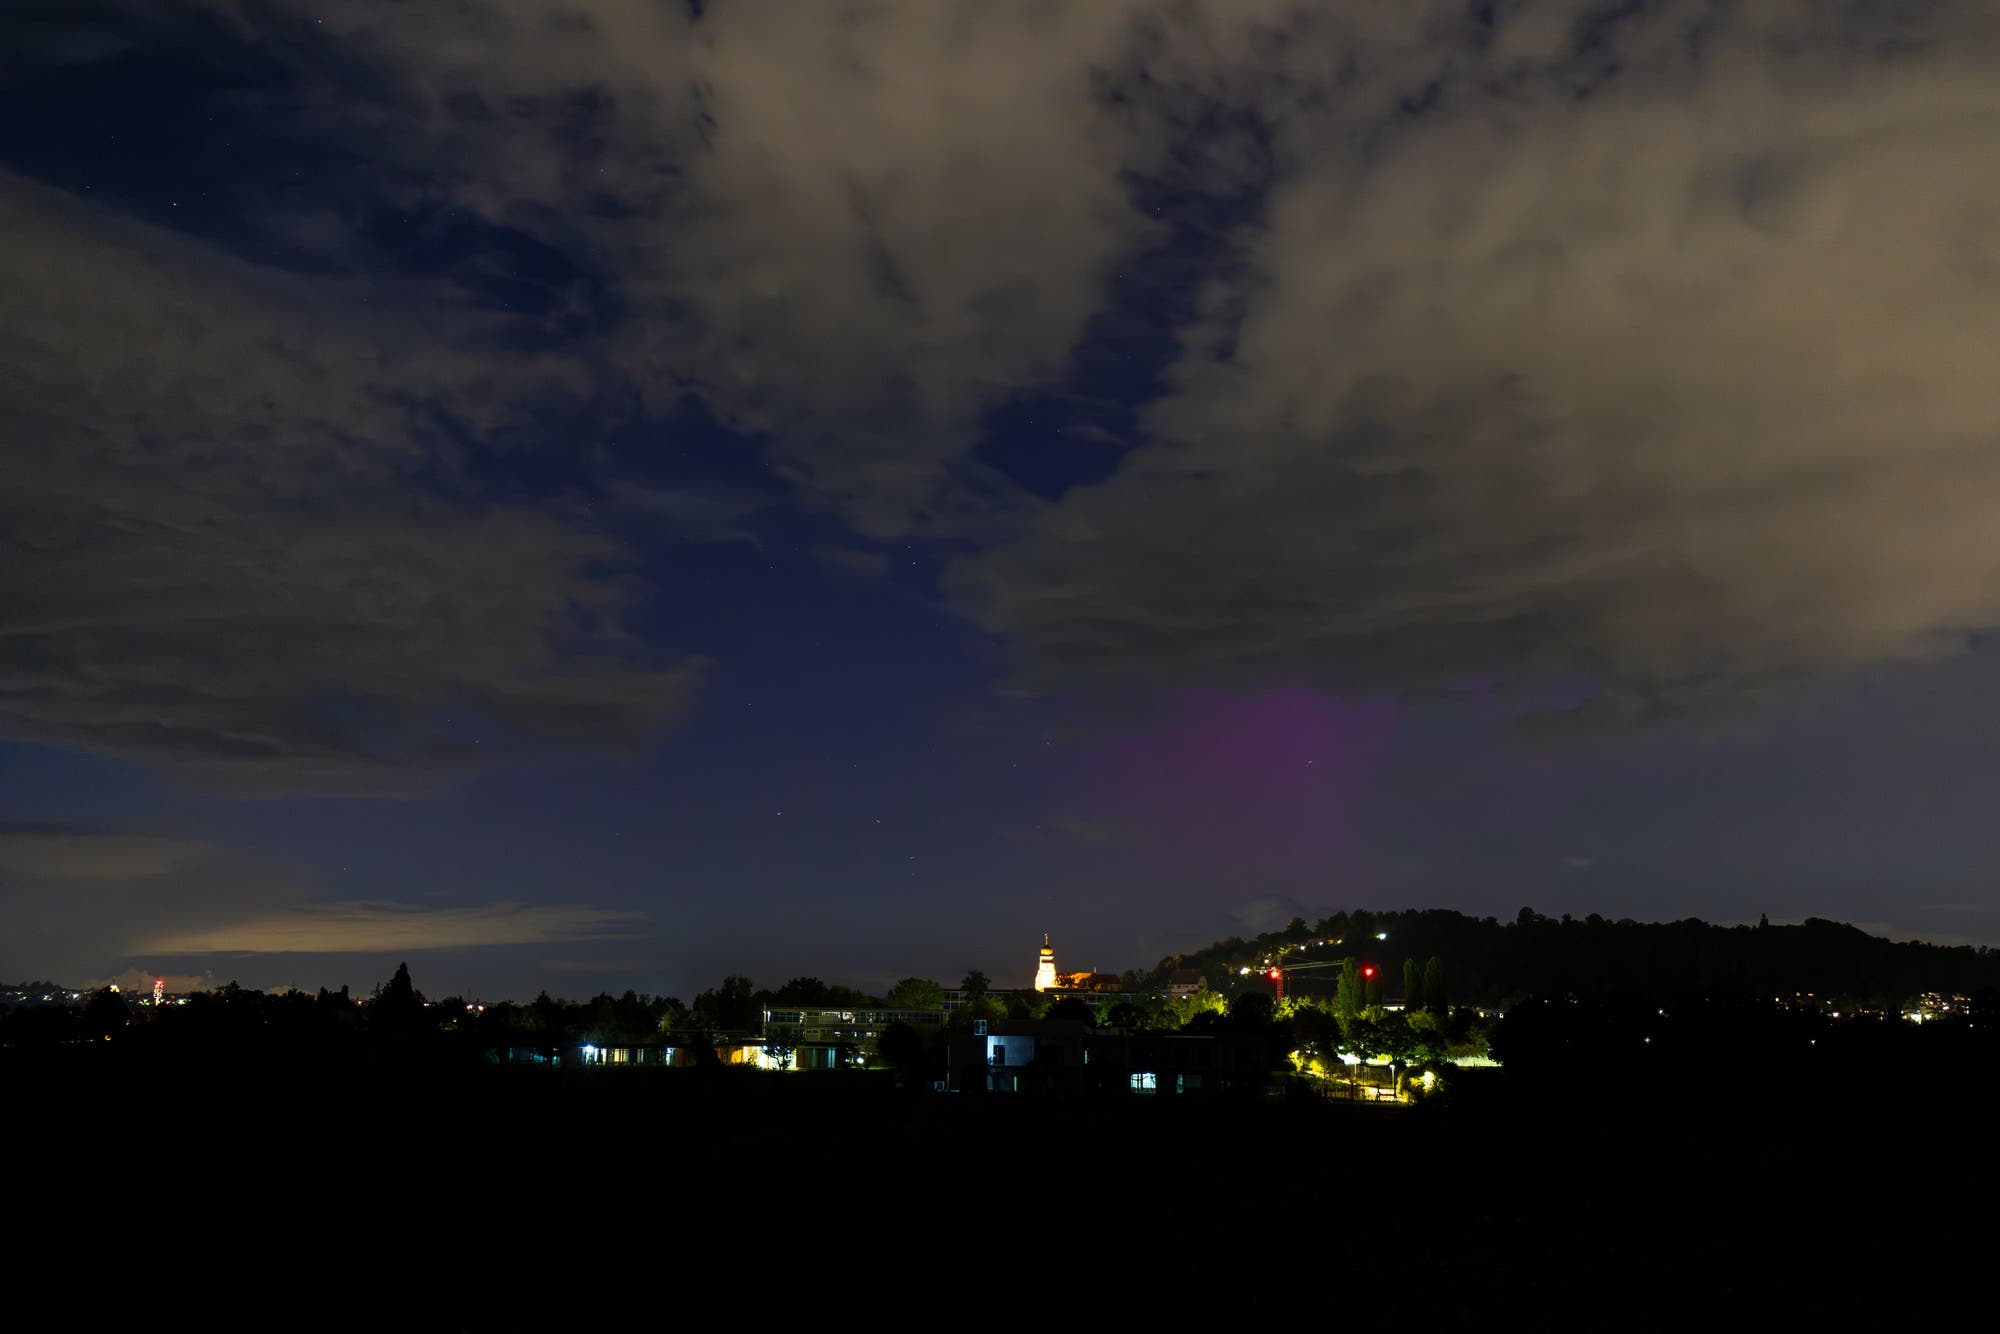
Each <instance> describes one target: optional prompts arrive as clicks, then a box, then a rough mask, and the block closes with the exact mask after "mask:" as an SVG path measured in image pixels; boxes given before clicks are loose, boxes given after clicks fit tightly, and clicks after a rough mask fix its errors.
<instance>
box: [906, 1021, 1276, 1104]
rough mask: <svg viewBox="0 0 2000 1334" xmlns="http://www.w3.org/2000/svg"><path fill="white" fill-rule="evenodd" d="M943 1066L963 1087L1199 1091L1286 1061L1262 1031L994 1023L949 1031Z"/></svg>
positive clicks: (1233, 1085) (1248, 1081)
mask: <svg viewBox="0 0 2000 1334" xmlns="http://www.w3.org/2000/svg"><path fill="white" fill-rule="evenodd" d="M982 1029H983V1030H984V1031H981V1030H982ZM946 1066H947V1075H946V1078H947V1082H948V1084H949V1086H950V1087H951V1088H953V1089H955V1090H958V1091H960V1092H984V1093H1027V1092H1037V1091H1039V1092H1087V1091H1097V1092H1107V1093H1108V1092H1130V1093H1196V1092H1221V1091H1225V1090H1232V1089H1234V1090H1242V1089H1256V1088H1261V1087H1263V1086H1264V1085H1265V1084H1266V1083H1268V1082H1269V1080H1270V1079H1271V1077H1272V1075H1273V1073H1274V1072H1277V1071H1281V1070H1283V1069H1285V1068H1286V1067H1287V1062H1286V1060H1285V1058H1284V1054H1283V1053H1282V1052H1279V1051H1277V1050H1275V1049H1274V1048H1273V1047H1272V1045H1271V1042H1270V1040H1269V1039H1268V1038H1265V1037H1263V1036H1260V1035H1244V1034H1227V1033H1153V1032H1132V1031H1127V1030H1125V1029H1117V1028H1108V1029H1097V1028H1094V1027H1092V1026H1091V1025H1089V1024H1085V1023H1078V1022H1073V1021H1062V1020H1040V1021H1037V1020H1023V1021H1011V1020H1009V1021H1001V1020H995V1021H992V1022H990V1023H986V1024H983V1025H975V1026H974V1029H973V1031H972V1032H970V1033H963V1034H957V1035H954V1036H953V1037H952V1038H951V1040H950V1043H949V1044H948V1047H947V1060H946Z"/></svg>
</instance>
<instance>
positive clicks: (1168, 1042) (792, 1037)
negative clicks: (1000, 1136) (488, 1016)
mask: <svg viewBox="0 0 2000 1334" xmlns="http://www.w3.org/2000/svg"><path fill="white" fill-rule="evenodd" d="M1172 983H1173V987H1172V990H1173V991H1175V992H1177V993H1178V992H1191V991H1193V990H1195V989H1197V988H1198V987H1200V986H1201V985H1203V979H1201V978H1199V977H1195V976H1192V975H1190V976H1189V977H1188V978H1185V979H1183V978H1180V977H1178V976H1177V977H1175V978H1174V979H1172ZM1119 985H1120V979H1119V978H1118V977H1117V975H1115V974H1103V973H1098V972H1095V971H1094V970H1086V971H1084V972H1081V973H1060V972H1058V971H1057V970H1056V967H1055V951H1054V949H1053V947H1051V945H1050V944H1049V941H1048V937H1046V936H1044V937H1043V938H1042V947H1041V952H1040V954H1039V955H1038V956H1037V959H1036V965H1035V976H1034V985H1033V987H1032V991H1033V992H1034V993H1039V995H1040V997H1041V998H1042V999H1045V1000H1046V999H1051V998H1054V999H1060V998H1062V997H1064V996H1076V997H1079V998H1082V999H1085V1000H1087V1001H1088V1002H1090V1003H1091V1004H1092V1005H1093V1006H1095V1005H1101V1004H1103V1003H1104V1002H1106V1001H1116V1000H1120V999H1123V1000H1132V1001H1155V1000H1159V999H1161V997H1158V996H1152V995H1146V996H1140V995H1128V994H1125V993H1123V992H1120V991H1119V990H1118V988H1119ZM1024 990H1028V989H1024ZM986 994H987V995H989V996H991V997H992V998H993V999H996V1000H1000V1001H1003V1002H1004V1001H1006V1000H1008V999H1010V998H1011V997H1012V996H1014V995H1015V994H1017V993H1014V992H1005V991H1003V992H989V993H986ZM975 995H976V993H972V992H967V991H963V990H949V991H946V992H945V994H944V1001H943V1005H942V1006H941V1007H939V1008H936V1009H901V1008H895V1007H889V1006H876V1007H849V1008H833V1007H822V1008H814V1007H805V1006H772V1007H769V1008H767V1009H765V1011H764V1012H763V1023H762V1027H761V1029H760V1031H759V1032H757V1033H755V1034H747V1033H746V1034H730V1035H723V1036H722V1037H721V1038H720V1039H716V1040H712V1039H711V1038H709V1037H708V1036H707V1035H702V1036H699V1037H688V1036H683V1037H680V1038H676V1036H675V1035H672V1034H662V1035H660V1036H659V1037H658V1038H657V1039H655V1040H652V1041H648V1042H620V1043H605V1044H602V1045H600V1044H597V1043H592V1042H583V1043H572V1044H569V1045H568V1046H567V1047H547V1046H541V1047H534V1048H510V1049H508V1050H507V1051H506V1052H505V1053H504V1054H503V1057H504V1059H507V1060H510V1061H534V1062H553V1063H556V1064H561V1063H563V1062H564V1061H565V1060H567V1061H569V1062H572V1063H577V1064H582V1065H586V1066H648V1065H651V1066H663V1065H664V1066H676V1065H679V1066H686V1065H694V1064H698V1063H702V1062H706V1061H709V1060H714V1061H716V1062H719V1063H721V1064H724V1065H738V1066H751V1067H755V1068H759V1069H765V1070H837V1069H853V1068H863V1067H868V1066H877V1065H888V1064H892V1063H893V1062H892V1061H891V1060H890V1059H889V1057H888V1056H887V1055H885V1054H884V1053H883V1052H882V1051H881V1050H880V1042H881V1039H882V1035H883V1034H884V1033H885V1032H887V1031H888V1030H889V1029H890V1028H891V1027H892V1026H894V1025H898V1024H901V1025H906V1026H907V1027H908V1028H909V1029H911V1030H912V1031H913V1032H914V1033H915V1034H916V1035H917V1036H918V1039H919V1044H920V1050H921V1061H920V1062H919V1064H921V1066H922V1067H923V1069H924V1072H925V1073H926V1074H928V1075H929V1076H930V1079H931V1082H932V1083H933V1084H934V1085H935V1086H936V1087H937V1088H939V1089H941V1090H943V1089H949V1090H952V1091H955V1092H994V1093H1020V1092H1027V1091H1030V1090H1072V1091H1082V1090H1128V1091H1131V1092H1137V1093H1193V1092H1202V1091H1219V1090H1225V1089H1232V1088H1243V1087H1250V1086H1257V1085H1261V1084H1262V1083H1263V1082H1264V1081H1265V1080H1266V1078H1267V1075H1268V1072H1269V1071H1271V1070H1273V1069H1275V1068H1280V1067H1282V1066H1283V1065H1284V1053H1282V1052H1278V1051H1273V1050H1271V1049H1270V1047H1271V1043H1270V1040H1269V1039H1268V1038H1264V1037H1261V1036H1246V1035H1236V1034H1219V1033H1201V1034H1190V1033H1163V1032H1153V1031H1147V1030H1130V1029H1125V1028H1117V1027H1104V1028H1100V1027H1098V1026H1096V1025H1094V1024H1091V1023H1086V1022H1081V1021H1076V1020H1060V1019H1051V1020H1035V1019H1008V1020H1002V1019H974V1020H971V1021H970V1022H966V1023H960V1024H955V1025H954V1024H952V1023H951V1021H950V1015H951V1012H952V1011H954V1010H957V1009H959V1008H961V1007H963V1006H965V1005H967V1004H969V1003H970V1002H971V1001H972V1000H974V999H975ZM905 1073H906V1074H907V1073H908V1072H907V1071H906V1072H905Z"/></svg>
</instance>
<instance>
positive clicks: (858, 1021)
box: [764, 1006, 945, 1070]
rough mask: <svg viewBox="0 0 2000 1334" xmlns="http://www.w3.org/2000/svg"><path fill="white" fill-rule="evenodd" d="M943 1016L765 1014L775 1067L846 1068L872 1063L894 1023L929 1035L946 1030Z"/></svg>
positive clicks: (882, 1011)
mask: <svg viewBox="0 0 2000 1334" xmlns="http://www.w3.org/2000/svg"><path fill="white" fill-rule="evenodd" d="M944 1015H945V1012H944V1011H943V1010H899V1009H890V1008H886V1007H877V1008H871V1009H830V1008H821V1009H814V1008H808V1007H796V1006H773V1007H771V1008H770V1009H767V1010H765V1011H764V1046H765V1049H766V1051H767V1052H769V1053H770V1056H771V1058H772V1059H771V1062H770V1065H771V1068H773V1069H780V1070H838V1069H844V1068H846V1067H848V1066H852V1065H857V1064H868V1063H870V1061H871V1060H872V1058H873V1057H874V1055H875V1050H876V1046H875V1044H876V1042H877V1041H878V1040H879V1039H880V1038H881V1036H882V1030H883V1029H885V1028H887V1027H889V1025H891V1024H908V1025H909V1026H910V1027H911V1028H914V1029H916V1030H917V1031H918V1032H919V1033H923V1032H929V1031H932V1030H935V1029H939V1028H942V1027H944Z"/></svg>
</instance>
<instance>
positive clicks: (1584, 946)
mask: <svg viewBox="0 0 2000 1334" xmlns="http://www.w3.org/2000/svg"><path fill="white" fill-rule="evenodd" d="M1378 936H1380V937H1381V938H1379V939H1378ZM1349 955H1352V956H1356V957H1358V958H1361V959H1363V960H1365V961H1367V962H1370V963H1373V964H1375V965H1376V966H1377V967H1378V968H1379V969H1380V970H1381V972H1382V976H1383V977H1385V978H1386V979H1389V981H1388V983H1387V986H1388V988H1389V992H1390V994H1391V995H1392V996H1393V995H1394V994H1395V993H1396V992H1397V990H1398V989H1399V988H1400V981H1401V977H1402V971H1401V970H1402V964H1403V961H1404V960H1405V959H1414V960H1416V961H1417V963H1418V966H1420V967H1421V966H1422V964H1423V963H1425V962H1426V961H1428V960H1429V959H1430V958H1432V957H1433V956H1435V957H1437V958H1440V959H1442V960H1443V961H1444V965H1445V968H1446V970H1447V973H1448V975H1449V977H1450V987H1451V996H1452V999H1453V1000H1454V1001H1456V1002H1459V1003H1473V1002H1482V1003H1500V1002H1504V1001H1506V1000H1508V999H1510V998H1513V997H1518V996H1531V995H1554V994H1564V993H1572V994H1590V993H1596V992H1605V991H1613V990H1619V991H1630V990H1640V991H1646V992H1651V993H1655V994H1658V995H1662V996H1666V995H1684V994H1687V993H1689V992H1696V991H1703V990H1716V991H1729V992H1749V993H1755V994H1759V995H1783V994H1790V993H1792V992H1811V993H1815V994H1816V995H1817V996H1819V997H1838V998H1842V999H1847V1000H1850V1001H1852V1002H1853V1003H1856V1004H1862V1005H1872V1006H1892V1005H1896V1004H1900V1003H1901V1002H1903V1001H1905V1000H1907V999H1908V998H1910V997H1912V996H1915V995H1917V994H1920V993H1923V992H1929V991H1936V992H1958V993H1963V994H1971V993H1972V992H1975V991H1979V990H1981V989H1983V988H2000V951H1996V950H1994V949H1992V948H1990V947H1984V946H1982V947H1977V948H1975V947H1972V946H1966V945H1959V946H1944V945H1931V944H1925V943H1922V942H1919V941H1892V940H1887V939H1884V938H1882V937H1880V936H1871V935H1869V934H1868V933H1866V932H1864V931H1862V930H1860V929H1859V928H1856V927H1853V926H1849V925H1846V924H1844V923H1840V922H1830V921H1825V920H1823V919H1819V918H1811V919H1808V920H1807V921H1804V922H1800V923H1796V924H1791V925H1775V924H1766V923H1762V922H1760V923H1759V924H1758V925H1756V926H1749V925H1739V926H1717V925H1713V924H1710V923H1707V922H1703V921H1699V920H1697V919H1695V918H1688V919H1686V920H1684V921H1679V922H1635V921H1632V920H1630V919H1629V918H1628V919H1623V920H1619V921H1610V920H1607V919H1605V918H1602V917H1599V916H1598V915H1596V914H1595V913H1593V914H1591V915H1590V916H1588V917H1583V918H1571V917H1568V916H1564V917H1562V918H1552V917H1545V916H1543V915H1541V914H1540V913H1537V912H1535V911H1534V910H1533V909H1531V908H1523V909H1521V911H1520V913H1519V914H1518V915H1517V916H1516V917H1515V918H1514V920H1513V921H1510V922H1502V921H1500V920H1498V919H1496V918H1492V917H1484V918H1481V917H1471V916H1468V915H1466V914H1464V913H1460V912H1453V911H1451V910H1449V909H1441V908H1428V909H1411V910H1406V911H1401V912H1366V911H1355V912H1341V913H1335V914H1333V915H1332V916H1330V917H1326V918H1322V919H1321V920H1320V921H1318V922H1314V923H1307V922H1305V921H1303V920H1302V919H1298V918H1294V919H1293V920H1292V921H1291V923H1290V924H1288V925H1287V927H1286V928H1285V929H1284V930H1282V931H1274V932H1267V933H1265V934H1264V935H1261V936H1257V937H1256V938H1254V939H1249V940H1243V939H1234V938H1232V939H1229V940H1220V941H1216V942H1215V943H1214V944H1212V945H1209V946H1208V947H1207V948H1205V949H1200V950H1194V951H1191V952H1189V953H1186V954H1177V955H1173V956H1171V957H1169V958H1165V959H1162V960H1160V961H1159V962H1158V963H1157V964H1155V965H1154V966H1153V967H1152V968H1150V969H1146V970H1138V971H1135V972H1133V973H1130V974H1128V975H1127V985H1128V986H1130V987H1132V988H1134V989H1145V990H1156V989H1159V988H1163V987H1164V986H1165V985H1166V983H1167V978H1168V976H1169V975H1170V974H1171V973H1172V972H1173V971H1174V970H1176V969H1184V968H1185V969H1193V970H1195V971H1197V972H1200V973H1201V974H1203V975H1204V976H1205V977H1206V978H1207V979H1208V982H1209V985H1210V986H1212V987H1216V988H1218V989H1225V988H1227V987H1229V986H1232V985H1237V984H1238V980H1239V979H1240V978H1241V977H1242V973H1241V970H1243V969H1245V968H1248V969H1251V970H1252V971H1253V972H1256V971H1261V970H1263V969H1264V968H1265V967H1266V966H1267V961H1270V962H1271V963H1275V964H1278V965H1281V966H1283V967H1284V968H1286V970H1287V977H1286V990H1287V992H1288V993H1294V994H1310V993H1318V992H1321V991H1325V992H1331V991H1332V990H1333V988H1334V986H1335V984H1336V982H1337V980H1338V977H1339V970H1338V968H1337V966H1334V965H1337V963H1338V961H1339V960H1340V959H1341V958H1342V957H1344V956H1349ZM1319 962H1324V963H1325V964H1327V965H1329V966H1326V967H1315V966H1312V965H1314V964H1316V963H1319Z"/></svg>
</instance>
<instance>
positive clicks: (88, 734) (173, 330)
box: [0, 178, 694, 791]
mask: <svg viewBox="0 0 2000 1334" xmlns="http://www.w3.org/2000/svg"><path fill="white" fill-rule="evenodd" d="M0 230H4V231H5V232H6V234H7V235H8V237H9V245H8V247H7V250H6V252H5V255H4V258H0V264H4V265H5V267H6V272H7V288H8V290H9V292H10V293H11V294H12V302H11V310H10V314H11V318H10V320H9V322H8V326H7V328H6V329H5V330H4V331H0V436H4V439H5V440H6V449H7V481H8V484H7V485H6V486H5V488H4V489H0V530H3V531H4V532H5V533H6V539H5V547H6V552H7V555H6V559H5V560H4V561H0V607H4V608H5V621H4V626H0V727H5V729H6V730H7V731H8V732H10V733H11V734H13V735H15V736H17V737H26V738H31V739H37V740H46V741H56V742H69V743H75V744H81V745H85V746H88V747H91V748H93V749H96V750H100V751H104V752H108V753H111V754H117V755H124V756H128V757H132V758H136V759H141V760H147V761H155V762H160V763H164V764H168V765H171V766H173V767H175V768H176V769H178V770H179V771H181V772H184V773H190V774H193V775H195V776H197V777H199V778H201V779H202V780H204V781H207V782H210V783H215V784H219V785H227V786H234V787H242V788H250V789H255V790H261V791H270V790H281V791H282V790H307V791H312V790H329V789H331V790H354V791H380V790H385V789H386V790H394V789H397V788H402V787H408V786H411V785H415V784H422V783H424V782H426V781H428V780H429V779H430V778H432V777H434V776H436V775H437V774H440V773H444V772H450V771H452V770H455V769H461V768H465V767H469V766H472V765H475V764H483V763H488V762H500V761H504V760H506V759H508V758H510V757H517V756H520V755H522V754H532V753H536V752H538V751H540V750H543V749H546V748H548V747H552V746H564V745H571V744H589V745H606V744H620V745H627V744H631V743H632V742H634V741H635V740H637V739H639V738H641V737H643V736H644V735H645V734H646V733H647V732H648V731H649V730H650V729H651V728H653V727H654V726H656V725H657V724H658V723H660V722H661V721H663V720H665V719H667V718H670V717H672V716H673V715H674V714H675V713H676V712H677V711H678V710H679V709H680V708H681V707H682V706H683V704H684V703H685V701H686V698H687V696H688V693H689V691H690V689H691V688H692V685H693V682H694V671H693V669H691V668H689V667H686V666H681V667H674V668H668V669H659V668H654V667H651V666H649V665H648V664H647V663H646V662H645V660H644V657H643V655H642V654H640V653H639V652H638V651H637V649H636V646H635V645H633V644H632V643H631V642H630V641H629V639H628V638H627V637H626V636H625V635H624V633H623V632H622V630H621V629H620V616H619V614H620V607H621V604H622V603H623V602H624V601H625V600H626V597H627V595H628V589H626V588H625V587H623V586H621V585H620V583H619V582H618V581H617V580H616V578H615V577H612V576H609V575H608V573H607V572H610V571H614V570H615V569H616V567H617V564H618V562H619V560H620V553H619V550H618V549H617V547H616V545H615V544H614V543H612V542H611V541H609V540H608V539H607V538H606V537H605V536H603V535H602V534H601V533H597V532H593V531H590V530H588V529H587V528H582V527H578V526H575V525H568V524H565V523H563V522H561V521H559V520H558V519H557V518H556V517H553V516H551V515H550V514H546V513H540V512H536V511H534V510H531V509H528V508H523V507H508V506H501V505H491V504H484V503H480V502H479V501H478V500H477V499H476V497H471V496H468V494H467V493H466V492H465V490H464V489H463V487H461V486H460V485H459V484H458V483H457V481H456V480H455V479H454V478H453V476H452V471H453V468H454V467H455V466H456V465H455V464H454V461H453V459H452V458H451V456H450V455H449V454H448V453H445V452H440V451H439V450H437V449H434V448H433V447H432V446H431V445H429V444H428V443H427V442H426V429H425V425H424V423H425V421H426V419H427V418H435V417H439V416H443V417H449V418H451V419H455V420H458V421H461V422H465V423H470V424H472V425H473V426H474V427H475V428H476V426H477V425H478V424H479V423H481V422H492V421H496V420H498V419H499V418H501V417H502V416H504V414H505V411H506V398H507V391H506V389H505V388H504V387H503V386H504V383H505V381H506V379H507V378H508V377H509V376H519V377H520V378H521V379H522V380H525V381H533V380H534V379H535V378H536V377H537V375H538V374H539V371H540V368H539V367H538V365H537V364H535V363H525V364H509V363H506V362H502V361H497V360H495V359H492V358H490V357H485V358H479V357H474V356H473V355H472V354H471V353H469V352H466V351H464V350H462V349H461V348H460V346H459V345H458V343H457V341H456V335H457V334H458V333H461V332H462V330H456V329H453V328H452V327H450V326H441V325H440V323H439V322H438V321H436V320H434V319H429V318H427V308H426V306H425V305H424V304H423V303H421V302H415V301H409V300H407V299H399V298H398V296H397V294H396V293H395V292H394V291H393V290H392V289H390V288H387V287H386V286H385V287H371V286H368V285H365V284H343V283H334V282H330V281H327V280H324V279H321V280H314V281H307V280H303V279H300V278H297V277H294V276H291V275H287V274H283V273H280V272H276V271H272V270H267V269H260V268H257V267H255V266H251V265H246V264H243V263H241V262H239V261H236V260H233V259H230V258H228V257H227V256H224V255H221V254H219V253H216V252H215V251H213V250H211V249H210V248H208V247H205V246H203V245H202V244H200V243H198V242H196V241H193V240H191V239H188V238H185V237H181V236H177V235H175V234H172V233H169V232H164V231H160V230H158V229H154V228H149V227H146V226H144V225H142V224H138V223H134V222H131V221H128V220H124V219H120V218H117V217H114V216H111V215H108V214H105V213H103V212H101V211H99V210H97V209H94V208H91V207H89V206H86V205H83V204H80V203H77V202H75V201H72V200H69V199H66V198H64V197H61V196H59V195H57V194H55V193H54V192H52V191H48V190H46V189H42V188H40V187H37V186H35V185H32V184H30V183H28V182H25V181H22V180H20V179H18V178H14V179H7V180H4V181H0ZM426 325H429V326H430V327H426ZM549 378H550V379H558V378H560V372H558V371H555V370H550V372H549Z"/></svg>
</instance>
